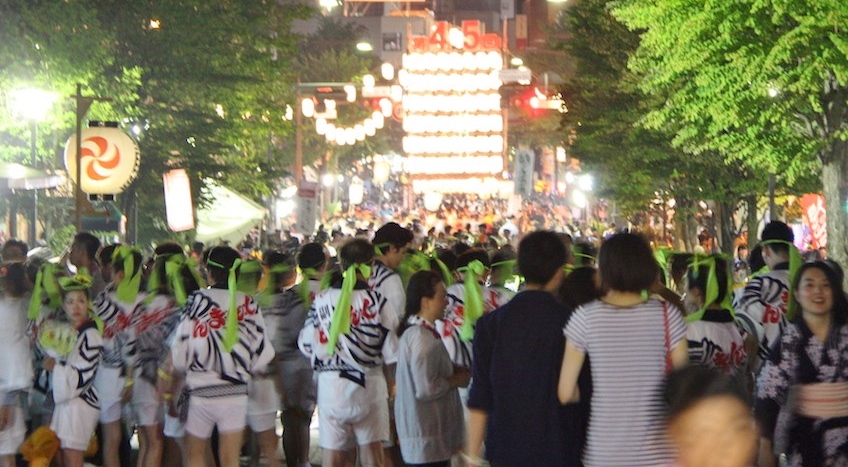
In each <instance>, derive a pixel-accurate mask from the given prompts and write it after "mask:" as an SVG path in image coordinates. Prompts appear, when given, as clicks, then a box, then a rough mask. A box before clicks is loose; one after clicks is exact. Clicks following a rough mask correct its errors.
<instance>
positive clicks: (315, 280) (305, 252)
mask: <svg viewBox="0 0 848 467" xmlns="http://www.w3.org/2000/svg"><path fill="white" fill-rule="evenodd" d="M329 264H330V256H329V255H328V254H327V250H326V248H325V247H324V245H321V244H320V243H307V244H305V245H303V246H302V247H301V248H300V251H299V252H298V253H297V265H298V267H299V268H300V271H301V274H302V275H303V279H302V281H301V282H300V284H299V285H298V293H299V294H300V299H301V301H302V302H303V305H304V308H306V309H307V310H308V309H309V307H310V306H311V305H312V300H314V299H315V295H317V294H318V292H320V291H321V290H323V289H325V288H326V286H327V285H329V279H330V274H329V273H328V272H327V268H328V267H329Z"/></svg>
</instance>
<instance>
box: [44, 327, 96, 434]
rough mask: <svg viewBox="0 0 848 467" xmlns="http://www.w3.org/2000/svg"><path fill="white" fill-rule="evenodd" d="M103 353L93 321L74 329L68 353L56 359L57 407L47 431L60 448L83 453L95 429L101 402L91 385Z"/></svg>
mask: <svg viewBox="0 0 848 467" xmlns="http://www.w3.org/2000/svg"><path fill="white" fill-rule="evenodd" d="M102 351H103V339H102V338H101V336H100V330H99V329H98V328H97V325H96V324H95V323H94V321H87V322H85V323H84V324H82V325H81V326H80V327H79V328H77V339H76V342H75V344H74V347H73V349H72V350H71V352H70V353H69V354H68V355H66V356H64V357H59V358H57V359H56V366H54V367H53V372H52V375H51V385H52V388H53V400H54V402H55V403H56V408H55V409H54V410H53V420H52V421H51V422H50V429H51V430H53V431H54V432H55V433H56V436H57V437H58V438H59V440H60V441H61V442H62V448H63V449H74V450H77V451H85V449H86V448H87V447H88V443H89V441H90V439H91V435H92V434H93V433H94V429H95V428H96V427H97V421H98V418H99V417H98V416H99V413H100V400H99V398H98V395H97V389H96V388H95V385H94V380H95V374H96V373H97V372H98V371H99V369H98V367H99V365H100V362H101V358H102Z"/></svg>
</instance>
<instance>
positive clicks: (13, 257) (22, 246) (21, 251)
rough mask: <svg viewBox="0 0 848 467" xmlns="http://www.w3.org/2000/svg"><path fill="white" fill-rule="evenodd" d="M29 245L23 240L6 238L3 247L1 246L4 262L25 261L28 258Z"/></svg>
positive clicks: (0, 251)
mask: <svg viewBox="0 0 848 467" xmlns="http://www.w3.org/2000/svg"><path fill="white" fill-rule="evenodd" d="M28 252H29V246H28V245H27V244H26V242H23V241H21V240H15V239H11V240H6V241H5V242H3V247H2V248H0V260H2V261H3V262H4V263H10V262H18V263H23V262H24V261H26V259H27V253H28Z"/></svg>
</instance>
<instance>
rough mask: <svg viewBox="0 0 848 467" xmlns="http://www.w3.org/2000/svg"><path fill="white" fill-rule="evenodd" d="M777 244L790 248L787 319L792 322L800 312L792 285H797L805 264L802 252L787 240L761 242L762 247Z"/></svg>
mask: <svg viewBox="0 0 848 467" xmlns="http://www.w3.org/2000/svg"><path fill="white" fill-rule="evenodd" d="M777 243H783V244H784V245H787V246H788V247H789V284H790V285H789V299H788V300H787V301H786V303H787V304H788V307H787V309H786V319H788V320H790V321H792V320H793V319H795V314H796V313H797V312H798V310H797V308H798V307H797V306H796V305H795V300H793V298H794V296H795V294H794V293H793V291H792V284H794V283H795V276H796V275H797V274H798V269H799V268H800V267H801V264H802V263H803V262H804V260H803V258H801V252H799V251H798V247H796V246H795V244H794V243H792V242H787V241H786V240H778V239H773V240H763V241H762V242H760V245H762V246H768V245H774V244H777Z"/></svg>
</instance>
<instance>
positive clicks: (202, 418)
mask: <svg viewBox="0 0 848 467" xmlns="http://www.w3.org/2000/svg"><path fill="white" fill-rule="evenodd" d="M246 418H247V395H241V396H226V397H197V396H192V397H190V398H189V403H188V420H186V423H185V430H186V433H188V434H190V435H192V436H194V437H197V438H203V439H208V438H210V437H211V436H212V430H213V429H214V428H215V426H217V427H218V432H219V433H232V432H234V431H240V430H243V429H244V426H245V424H246Z"/></svg>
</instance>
